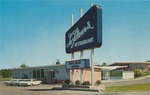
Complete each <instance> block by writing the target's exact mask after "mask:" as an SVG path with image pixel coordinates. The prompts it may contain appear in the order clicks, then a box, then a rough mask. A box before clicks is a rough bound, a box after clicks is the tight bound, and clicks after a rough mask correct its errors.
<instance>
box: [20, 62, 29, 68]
mask: <svg viewBox="0 0 150 95" xmlns="http://www.w3.org/2000/svg"><path fill="white" fill-rule="evenodd" d="M20 67H21V68H28V67H29V66H27V65H26V64H25V63H23V64H21V65H20Z"/></svg>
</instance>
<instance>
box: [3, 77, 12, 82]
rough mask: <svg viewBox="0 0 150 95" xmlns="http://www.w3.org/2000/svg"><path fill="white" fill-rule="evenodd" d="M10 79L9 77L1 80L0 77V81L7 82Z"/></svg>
mask: <svg viewBox="0 0 150 95" xmlns="http://www.w3.org/2000/svg"><path fill="white" fill-rule="evenodd" d="M10 79H11V77H9V78H1V77H0V81H8V80H10Z"/></svg>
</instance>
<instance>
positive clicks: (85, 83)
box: [82, 81, 90, 85]
mask: <svg viewBox="0 0 150 95" xmlns="http://www.w3.org/2000/svg"><path fill="white" fill-rule="evenodd" d="M82 85H90V82H89V81H84V82H83V83H82Z"/></svg>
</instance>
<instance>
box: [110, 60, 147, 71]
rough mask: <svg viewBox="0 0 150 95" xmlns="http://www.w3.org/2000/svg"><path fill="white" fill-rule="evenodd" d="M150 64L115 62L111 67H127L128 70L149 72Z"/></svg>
mask: <svg viewBox="0 0 150 95" xmlns="http://www.w3.org/2000/svg"><path fill="white" fill-rule="evenodd" d="M149 65H150V62H115V63H113V64H110V65H109V66H127V67H126V68H125V69H126V70H129V69H130V70H134V69H140V70H141V71H143V72H147V71H149Z"/></svg>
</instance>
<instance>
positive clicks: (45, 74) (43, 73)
mask: <svg viewBox="0 0 150 95" xmlns="http://www.w3.org/2000/svg"><path fill="white" fill-rule="evenodd" d="M12 78H17V79H26V78H28V79H32V78H33V79H39V80H42V81H43V83H53V82H54V81H55V80H66V79H69V72H68V71H67V70H66V66H65V64H57V65H47V66H37V67H29V68H24V69H23V68H17V69H13V70H12Z"/></svg>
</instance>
